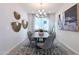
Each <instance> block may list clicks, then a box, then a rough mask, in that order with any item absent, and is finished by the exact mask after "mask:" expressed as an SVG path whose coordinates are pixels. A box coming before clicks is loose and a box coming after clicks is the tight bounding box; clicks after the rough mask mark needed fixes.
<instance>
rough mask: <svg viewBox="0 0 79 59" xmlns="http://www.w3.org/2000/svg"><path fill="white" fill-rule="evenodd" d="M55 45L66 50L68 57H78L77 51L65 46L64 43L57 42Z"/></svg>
mask: <svg viewBox="0 0 79 59" xmlns="http://www.w3.org/2000/svg"><path fill="white" fill-rule="evenodd" d="M57 42H58V43H57V44H58V45H60V46H62V47H63V48H64V49H66V50H67V51H68V53H69V55H79V53H78V52H77V51H75V50H74V49H72V48H71V47H69V46H68V45H67V44H65V43H64V42H61V41H59V40H57Z"/></svg>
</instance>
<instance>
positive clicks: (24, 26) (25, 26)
mask: <svg viewBox="0 0 79 59" xmlns="http://www.w3.org/2000/svg"><path fill="white" fill-rule="evenodd" d="M22 26H23V28H24V29H26V28H27V26H28V22H27V21H26V23H24V20H22Z"/></svg>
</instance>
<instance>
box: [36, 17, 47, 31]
mask: <svg viewBox="0 0 79 59" xmlns="http://www.w3.org/2000/svg"><path fill="white" fill-rule="evenodd" d="M34 29H35V30H38V29H43V30H47V31H48V30H49V19H48V18H37V17H35V21H34Z"/></svg>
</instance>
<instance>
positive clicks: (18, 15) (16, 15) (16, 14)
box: [14, 11, 21, 20]
mask: <svg viewBox="0 0 79 59" xmlns="http://www.w3.org/2000/svg"><path fill="white" fill-rule="evenodd" d="M14 17H15V19H16V20H19V19H20V18H21V15H20V14H19V13H18V12H16V11H14Z"/></svg>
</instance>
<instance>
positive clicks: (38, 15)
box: [35, 3, 47, 18]
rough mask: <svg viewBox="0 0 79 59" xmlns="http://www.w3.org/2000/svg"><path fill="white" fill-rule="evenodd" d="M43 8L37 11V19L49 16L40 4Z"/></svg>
mask: <svg viewBox="0 0 79 59" xmlns="http://www.w3.org/2000/svg"><path fill="white" fill-rule="evenodd" d="M40 6H41V8H40V9H39V10H37V13H36V14H35V15H36V17H39V18H43V17H46V16H47V13H46V12H45V10H44V9H43V8H42V3H40Z"/></svg>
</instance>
